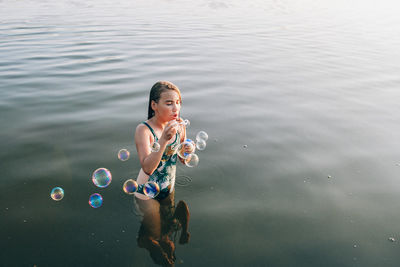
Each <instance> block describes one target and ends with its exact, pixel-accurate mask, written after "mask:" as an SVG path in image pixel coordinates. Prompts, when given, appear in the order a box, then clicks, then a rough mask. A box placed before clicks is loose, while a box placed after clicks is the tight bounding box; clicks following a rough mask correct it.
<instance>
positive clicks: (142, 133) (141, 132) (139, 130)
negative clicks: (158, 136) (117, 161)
mask: <svg viewBox="0 0 400 267" xmlns="http://www.w3.org/2000/svg"><path fill="white" fill-rule="evenodd" d="M150 134H151V132H150V130H149V128H148V127H147V126H146V125H144V124H143V123H140V124H139V125H138V126H136V131H135V140H136V142H137V141H139V140H143V139H147V138H148V137H149V135H150Z"/></svg>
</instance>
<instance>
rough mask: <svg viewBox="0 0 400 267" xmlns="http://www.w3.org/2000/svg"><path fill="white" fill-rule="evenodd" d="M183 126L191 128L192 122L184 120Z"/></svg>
mask: <svg viewBox="0 0 400 267" xmlns="http://www.w3.org/2000/svg"><path fill="white" fill-rule="evenodd" d="M181 124H182V125H184V126H186V127H187V126H190V121H189V120H188V119H186V120H183V121H182V122H181Z"/></svg>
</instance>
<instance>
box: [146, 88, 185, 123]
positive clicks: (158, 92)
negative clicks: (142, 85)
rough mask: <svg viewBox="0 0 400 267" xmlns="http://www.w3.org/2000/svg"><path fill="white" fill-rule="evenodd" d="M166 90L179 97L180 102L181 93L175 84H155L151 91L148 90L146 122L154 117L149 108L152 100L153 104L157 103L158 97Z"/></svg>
mask: <svg viewBox="0 0 400 267" xmlns="http://www.w3.org/2000/svg"><path fill="white" fill-rule="evenodd" d="M167 90H173V91H175V92H176V93H177V94H178V96H179V101H180V102H182V98H181V91H179V88H178V86H176V85H175V84H173V83H171V82H168V81H158V82H156V83H155V84H154V85H153V87H151V90H150V96H149V108H148V113H147V119H148V120H149V119H151V118H152V117H153V116H154V110H153V109H152V108H151V101H152V100H154V102H156V103H158V100H160V97H161V93H163V92H165V91H167Z"/></svg>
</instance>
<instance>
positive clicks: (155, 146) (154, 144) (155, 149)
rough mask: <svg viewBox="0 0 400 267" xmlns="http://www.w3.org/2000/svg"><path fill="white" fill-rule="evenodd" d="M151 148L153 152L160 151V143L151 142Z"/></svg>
mask: <svg viewBox="0 0 400 267" xmlns="http://www.w3.org/2000/svg"><path fill="white" fill-rule="evenodd" d="M150 148H151V152H158V151H160V144H159V143H158V142H154V143H153V144H151V146H150Z"/></svg>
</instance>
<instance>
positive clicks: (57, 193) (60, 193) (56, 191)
mask: <svg viewBox="0 0 400 267" xmlns="http://www.w3.org/2000/svg"><path fill="white" fill-rule="evenodd" d="M50 197H51V198H52V199H53V200H55V201H60V200H61V199H63V197H64V190H63V189H62V188H61V187H54V188H53V189H52V190H51V192H50ZM22 208H24V207H23V206H22Z"/></svg>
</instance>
